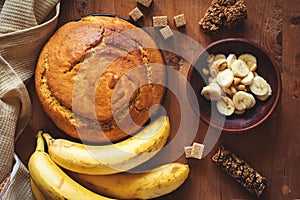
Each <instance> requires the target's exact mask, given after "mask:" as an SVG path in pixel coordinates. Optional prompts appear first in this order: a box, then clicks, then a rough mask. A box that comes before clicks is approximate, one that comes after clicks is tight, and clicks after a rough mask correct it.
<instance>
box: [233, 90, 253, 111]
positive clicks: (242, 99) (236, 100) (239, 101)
mask: <svg viewBox="0 0 300 200" xmlns="http://www.w3.org/2000/svg"><path fill="white" fill-rule="evenodd" d="M250 95H251V94H249V93H247V92H244V91H238V92H237V93H235V95H234V96H233V99H232V101H233V104H234V107H235V108H236V109H237V110H245V109H248V108H250V106H251V105H253V102H252V98H251V96H252V95H251V96H250Z"/></svg>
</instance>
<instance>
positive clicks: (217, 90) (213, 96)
mask: <svg viewBox="0 0 300 200" xmlns="http://www.w3.org/2000/svg"><path fill="white" fill-rule="evenodd" d="M201 95H203V96H204V97H205V98H206V99H207V100H212V101H218V100H220V98H221V95H222V89H221V87H220V86H219V85H218V84H217V83H210V84H209V85H207V86H205V87H203V89H202V91H201Z"/></svg>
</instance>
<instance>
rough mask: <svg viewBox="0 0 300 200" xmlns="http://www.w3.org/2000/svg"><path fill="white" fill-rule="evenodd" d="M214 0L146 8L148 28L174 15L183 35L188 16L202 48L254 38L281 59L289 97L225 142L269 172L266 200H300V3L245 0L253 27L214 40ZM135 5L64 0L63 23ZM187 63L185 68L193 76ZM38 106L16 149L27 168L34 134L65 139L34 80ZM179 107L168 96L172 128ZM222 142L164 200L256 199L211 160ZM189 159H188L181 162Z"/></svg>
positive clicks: (158, 1)
mask: <svg viewBox="0 0 300 200" xmlns="http://www.w3.org/2000/svg"><path fill="white" fill-rule="evenodd" d="M209 4H210V0H176V1H171V0H154V4H153V5H152V6H151V7H150V9H143V12H144V14H145V17H144V19H143V20H142V21H139V24H140V25H141V26H145V27H148V26H151V25H152V20H151V19H152V16H154V15H167V16H168V19H169V24H170V26H171V28H172V29H174V30H176V28H175V27H174V23H173V19H172V18H173V16H175V15H177V14H180V13H184V14H185V16H186V19H187V26H186V27H185V28H183V29H180V31H181V32H182V33H184V34H186V35H188V36H189V37H191V38H193V39H194V40H196V41H198V42H199V43H200V44H201V45H202V46H203V47H205V46H207V45H208V44H210V43H211V42H213V41H216V40H218V39H222V38H228V37H241V38H248V39H251V40H253V41H255V42H257V43H258V44H260V45H262V46H263V47H265V48H266V49H267V50H268V52H270V54H271V55H272V56H273V57H274V59H275V60H276V62H277V63H278V66H279V68H280V72H281V78H282V85H283V88H282V89H283V90H282V98H281V102H280V105H279V107H278V109H277V110H276V112H275V113H274V114H273V115H272V116H271V118H270V119H268V120H267V121H266V122H265V123H264V124H262V125H260V126H259V127H256V128H254V129H252V130H250V131H247V132H245V133H241V134H236V135H230V134H225V133H224V134H222V135H221V137H220V139H219V143H220V142H222V143H224V144H225V145H226V146H228V147H229V148H230V149H231V150H232V151H234V152H235V153H236V154H237V155H239V156H240V157H242V158H244V159H245V160H246V161H247V162H248V163H250V164H251V165H252V166H254V167H255V169H257V170H258V171H259V172H261V173H262V174H263V175H265V176H266V177H267V178H268V180H269V185H268V187H267V189H266V191H265V192H264V194H263V195H262V197H261V199H270V200H273V199H300V180H299V177H300V167H299V166H300V145H299V144H300V125H299V122H300V81H299V77H300V37H299V36H300V1H299V0H294V1H291V0H286V1H283V0H264V1H257V0H245V4H246V5H247V8H248V14H249V18H248V20H247V22H246V23H244V24H243V25H240V26H239V27H237V28H235V29H233V30H230V31H222V32H220V33H218V34H216V35H214V36H209V35H206V34H204V33H203V32H202V31H201V30H200V28H199V25H198V21H199V20H200V18H201V17H202V16H203V14H204V12H205V10H206V8H207V7H208V5H209ZM135 6H136V2H135V0H68V1H67V0H63V1H62V2H61V15H60V19H59V26H61V25H62V24H64V23H66V22H68V21H70V20H73V19H76V18H78V17H81V16H85V15H88V14H91V13H112V14H117V15H120V16H124V17H128V13H129V11H130V10H131V9H133V8H134V7H135ZM187 67H188V66H183V67H182V69H180V70H181V71H183V72H184V73H185V72H186V70H187ZM28 89H29V91H30V94H31V99H32V105H33V116H32V120H31V121H30V124H29V125H28V127H27V129H26V130H25V131H24V134H23V135H22V136H21V138H20V139H19V140H18V141H17V148H16V152H17V153H18V155H20V156H21V158H22V160H23V161H24V162H25V163H27V162H28V158H29V156H30V154H31V153H32V151H33V149H34V137H35V133H36V132H37V130H39V129H43V130H46V131H50V132H52V133H57V134H60V131H59V130H58V129H57V128H56V127H55V126H54V125H53V123H52V122H51V120H50V119H49V118H48V117H47V116H46V115H45V113H44V112H43V110H42V108H41V106H40V104H39V101H38V99H37V97H36V94H35V92H34V83H33V81H32V80H31V81H30V82H29V83H28ZM177 106H178V105H176V102H175V103H174V102H173V101H172V98H171V97H170V96H169V97H167V102H166V109H167V110H168V112H170V113H169V114H170V116H171V123H173V124H176V123H178V122H179V121H178V120H179V117H180V113H179V112H180V111H178V109H174V108H176V107H177ZM206 129H207V127H206V125H204V124H203V123H200V129H199V131H198V135H197V137H196V138H195V140H197V141H198V142H201V140H203V137H204V134H205V133H206ZM216 148H217V145H216V146H215V148H214V149H213V152H211V153H210V154H209V155H208V156H206V157H205V158H204V159H203V160H200V161H199V160H188V161H187V163H188V164H189V165H190V167H191V173H190V177H189V178H188V180H187V181H186V182H185V183H184V185H183V186H182V187H180V188H179V189H178V190H176V191H175V192H173V193H171V194H169V195H166V196H164V197H162V198H161V199H187V200H193V199H205V200H206V199H253V198H254V197H253V196H252V195H250V194H249V193H248V192H247V191H245V190H244V189H243V188H241V187H240V186H239V185H238V184H237V183H236V182H235V181H233V180H232V179H231V178H229V177H228V176H227V175H226V174H225V173H223V172H222V171H221V170H220V169H219V168H218V167H217V166H215V165H214V164H213V163H212V162H211V160H210V159H211V155H212V154H213V153H214V152H215V150H216ZM182 160H183V162H185V161H184V159H182Z"/></svg>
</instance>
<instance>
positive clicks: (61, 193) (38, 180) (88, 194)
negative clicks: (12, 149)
mask: <svg viewBox="0 0 300 200" xmlns="http://www.w3.org/2000/svg"><path fill="white" fill-rule="evenodd" d="M41 134H42V133H41V132H39V133H38V136H37V146H36V150H35V152H34V153H33V154H32V155H31V157H30V159H29V162H28V169H29V172H30V176H31V178H32V180H33V182H34V184H35V185H36V187H37V188H38V189H39V191H40V192H41V193H42V194H43V196H44V197H45V199H47V200H54V199H72V200H77V199H78V200H82V199H89V200H93V199H103V200H104V199H110V198H107V197H104V196H100V195H98V194H96V193H94V192H92V191H90V190H88V189H86V188H84V187H83V186H81V185H79V184H78V183H77V182H75V181H74V180H73V179H71V178H70V177H69V176H67V175H66V174H65V173H64V172H63V171H62V170H61V169H60V168H59V167H58V166H57V165H56V164H55V163H54V162H53V161H52V160H51V158H50V157H49V155H48V154H47V153H46V152H45V151H44V139H43V137H42V135H41ZM33 188H34V186H33ZM33 191H38V190H34V189H33Z"/></svg>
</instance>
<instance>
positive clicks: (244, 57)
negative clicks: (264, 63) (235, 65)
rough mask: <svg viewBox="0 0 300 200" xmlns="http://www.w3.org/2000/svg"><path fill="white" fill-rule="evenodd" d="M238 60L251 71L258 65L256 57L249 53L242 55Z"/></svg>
mask: <svg viewBox="0 0 300 200" xmlns="http://www.w3.org/2000/svg"><path fill="white" fill-rule="evenodd" d="M238 59H239V60H242V61H244V62H245V63H246V65H247V67H248V68H249V69H251V68H252V67H253V65H254V64H256V63H257V60H256V58H255V56H253V55H251V54H249V53H245V54H242V55H240V56H239V58H238Z"/></svg>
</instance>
